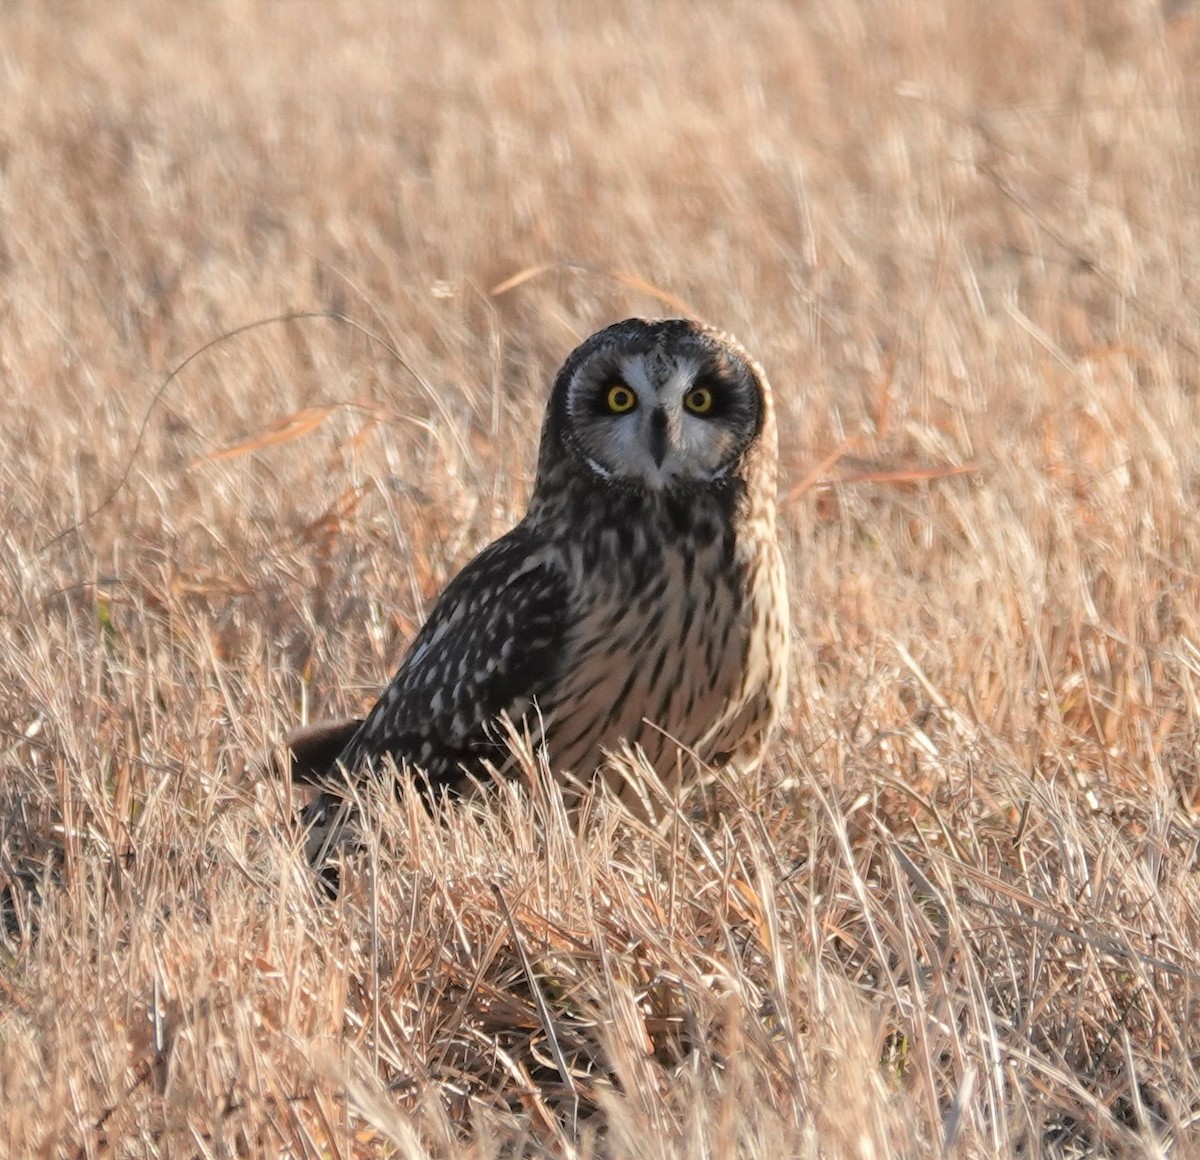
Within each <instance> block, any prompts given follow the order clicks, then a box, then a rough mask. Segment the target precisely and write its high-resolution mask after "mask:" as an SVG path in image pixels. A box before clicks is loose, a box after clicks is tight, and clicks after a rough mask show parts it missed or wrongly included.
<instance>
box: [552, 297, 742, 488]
mask: <svg viewBox="0 0 1200 1160" xmlns="http://www.w3.org/2000/svg"><path fill="white" fill-rule="evenodd" d="M763 391H764V383H763V381H762V379H761V377H760V372H759V371H758V370H757V368H756V367H755V366H754V364H753V363H752V362H751V361H750V359H749V358H748V357H747V356H745V355H744V354H743V353H742V352H741V351H740V350H739V349H738V348H736V346H735V345H734V344H732V343H731V342H730V341H729V340H728V339H725V338H724V337H723V336H720V335H717V334H716V333H715V332H712V331H709V330H707V329H705V328H704V327H701V326H699V325H697V324H695V323H691V322H687V321H685V320H682V319H669V320H665V321H657V322H648V321H644V320H642V319H629V320H627V321H625V322H619V323H617V324H616V325H615V326H610V327H608V329H606V330H602V331H600V333H599V334H596V335H593V336H592V337H591V338H590V339H588V340H587V341H586V342H585V343H584V344H583V345H582V346H580V347H579V348H578V349H577V350H576V351H575V352H574V353H573V354H572V355H571V356H570V357H569V358H568V359H567V361H566V363H565V364H564V366H563V369H562V371H561V372H560V373H559V376H558V380H557V381H556V383H555V388H554V394H553V397H552V399H551V404H550V405H551V416H550V423H551V425H552V426H556V427H557V428H558V430H559V433H560V436H561V439H562V442H563V444H564V445H565V448H566V450H567V451H568V453H569V454H571V455H572V456H573V457H575V458H576V460H577V461H578V462H577V466H579V465H582V467H583V468H584V470H586V471H588V472H591V473H592V474H593V475H594V476H595V477H596V478H597V479H598V480H599V481H605V482H613V483H618V484H635V485H640V486H642V487H645V488H649V489H652V490H661V489H663V488H667V487H671V486H677V485H686V484H688V483H697V484H705V483H711V482H713V481H715V480H718V479H721V478H722V477H724V476H725V475H727V474H728V473H729V472H730V471H731V470H732V469H733V468H734V467H736V465H737V463H738V462H739V460H740V459H741V457H742V456H743V454H744V453H745V452H746V450H747V448H748V447H749V446H750V445H751V443H752V442H753V441H754V439H755V436H756V435H757V434H758V433H759V431H760V429H761V426H762V419H763V406H764V402H763Z"/></svg>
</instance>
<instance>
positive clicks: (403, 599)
mask: <svg viewBox="0 0 1200 1160" xmlns="http://www.w3.org/2000/svg"><path fill="white" fill-rule="evenodd" d="M1198 36H1200V29H1198V28H1197V16H1196V14H1194V12H1193V9H1192V7H1191V5H1189V4H1187V3H1184V4H1172V5H1167V6H1165V7H1164V9H1162V10H1160V8H1159V7H1158V6H1157V5H1153V4H1149V3H1145V2H1143V3H1134V2H1132V0H1130V2H1127V3H1120V2H1116V0H1114V2H1113V3H1111V4H1102V5H1099V4H1098V5H1087V4H1084V5H1079V4H1069V3H1065V2H1056V0H1051V2H1049V3H1040V2H1039V3H1034V2H1033V0H1016V2H1015V3H1013V4H1010V5H1007V6H1004V7H1003V9H1001V8H995V9H993V8H989V7H988V6H986V5H978V4H960V3H955V2H953V0H942V2H941V3H937V2H933V0H931V2H930V3H925V4H915V5H904V4H894V3H893V4H889V3H885V2H883V0H863V2H862V3H850V2H849V0H815V2H814V3H810V4H805V5H792V4H787V3H782V2H772V0H767V2H764V3H761V4H757V5H755V6H748V5H747V6H737V5H732V4H725V3H711V4H692V3H683V2H678V3H673V2H669V0H664V2H662V3H653V4H644V3H637V2H635V0H627V2H622V0H617V2H616V3H610V4H604V5H590V4H588V5H584V4H571V3H566V2H559V3H553V2H551V3H544V4H539V3H528V4H524V5H507V6H505V7H504V8H503V9H501V8H500V6H496V7H495V8H486V7H484V6H482V5H473V4H468V3H460V4H443V3H437V2H434V0H415V2H413V3H407V4H403V5H400V4H395V5H392V4H387V3H383V2H382V0H376V2H370V0H362V2H359V3H346V4H338V5H333V4H317V3H302V2H299V0H297V2H295V3H289V4H286V5H284V4H275V5H271V4H266V3H256V2H253V0H225V2H214V3H212V4H206V5H188V6H182V5H170V4H166V3H162V2H161V0H159V2H155V0H138V2H130V3H127V4H123V5H115V4H114V5H56V6H51V5H38V4H33V3H22V2H19V0H18V2H16V3H10V4H8V5H4V6H0V310H2V323H0V383H2V384H3V386H2V391H3V400H4V409H3V415H4V421H3V424H2V426H0V601H2V605H3V608H4V610H5V612H4V616H3V620H2V621H0V887H8V888H9V893H8V895H6V897H7V898H9V899H10V901H9V903H8V904H6V905H7V906H8V910H7V920H8V928H7V929H6V931H5V932H4V935H3V941H2V944H0V1092H2V1093H3V1096H2V1097H0V1151H3V1150H5V1149H6V1150H7V1154H8V1155H12V1156H14V1157H17V1156H32V1155H40V1156H47V1157H54V1156H68V1157H69V1156H88V1157H90V1156H109V1155H118V1156H135V1155H136V1156H158V1155H163V1156H166V1155H170V1156H186V1155H197V1156H229V1155H240V1156H263V1157H272V1156H281V1155H288V1156H306V1157H315V1156H339V1157H351V1156H391V1155H395V1156H402V1157H418V1156H426V1155H428V1156H447V1157H449V1156H475V1157H486V1156H499V1155H517V1154H532V1155H559V1156H572V1155H605V1156H614V1157H626V1156H628V1157H635V1156H636V1157H659V1156H661V1157H701V1156H714V1157H727V1156H735V1155H736V1156H744V1157H777V1156H784V1155H806V1156H830V1157H843V1156H846V1157H849V1156H861V1157H892V1156H927V1155H936V1154H941V1155H946V1156H954V1157H996V1156H1000V1157H1003V1156H1018V1155H1019V1156H1039V1155H1055V1156H1058V1155H1073V1154H1084V1153H1091V1154H1106V1155H1121V1156H1157V1155H1162V1154H1166V1153H1168V1152H1169V1153H1170V1154H1171V1155H1173V1156H1195V1155H1200V1142H1198V1141H1200V1075H1198V1072H1197V1062H1198V1059H1200V1016H1198V1012H1200V942H1198V940H1200V930H1198V920H1200V886H1198V879H1197V874H1196V866H1197V863H1196V850H1197V843H1198V840H1200V831H1198V830H1197V826H1196V805H1197V800H1198V797H1200V780H1198V774H1197V761H1196V754H1197V745H1198V741H1200V623H1198V620H1200V551H1198V548H1200V520H1198V518H1197V510H1196V509H1197V502H1196V497H1197V488H1198V486H1200V452H1198V450H1197V448H1198V439H1197V432H1198V430H1200V415H1198V413H1197V412H1198V407H1197V390H1198V388H1200V376H1198V373H1197V362H1198V352H1200V321H1198V320H1197V314H1196V296H1197V255H1198V254H1200V216H1198V215H1197V213H1196V212H1195V211H1196V174H1197V173H1198V172H1200V115H1198V114H1200V80H1198V78H1200V51H1198V46H1200V40H1198ZM506 284H507V285H506ZM669 303H674V304H675V305H668V304H669ZM684 306H686V307H687V308H688V309H690V310H693V311H695V312H696V313H698V314H700V315H701V316H703V317H704V318H706V319H708V320H710V321H712V322H715V323H717V324H719V325H721V326H723V327H725V328H726V329H728V330H730V331H732V332H734V333H735V334H737V335H739V336H740V337H741V338H742V339H743V340H744V341H745V343H746V344H747V345H748V346H749V347H750V349H751V350H753V351H754V352H755V353H756V354H757V355H758V356H759V357H760V358H761V360H762V361H763V363H764V364H765V366H766V367H767V370H768V373H769V374H770V375H771V378H772V380H773V382H774V384H775V388H776V392H777V394H778V396H779V398H780V410H781V422H782V457H783V463H784V482H783V490H784V492H785V494H786V496H787V500H786V504H785V507H784V519H783V524H784V535H785V537H786V543H787V547H788V556H789V559H790V570H791V582H792V601H793V613H792V615H793V623H794V626H795V658H794V659H795V664H794V673H793V697H792V702H791V711H790V714H789V717H788V720H787V722H786V728H785V729H784V731H783V735H782V736H781V737H780V739H779V741H778V744H777V746H776V748H775V751H774V753H773V755H772V758H771V760H770V762H769V765H768V767H767V769H766V770H764V772H763V775H762V777H761V778H760V779H759V782H758V783H756V784H755V785H751V786H739V785H730V784H728V783H726V782H724V781H722V782H719V783H718V784H717V785H716V786H715V787H714V788H713V789H712V790H711V791H708V792H705V793H702V794H696V795H694V796H693V797H692V798H690V799H688V800H687V801H685V802H684V803H683V804H682V808H681V809H680V811H679V812H678V813H677V815H676V816H675V817H674V820H673V821H672V823H671V824H670V825H668V826H667V827H666V828H665V829H664V831H663V832H662V833H657V834H654V833H648V832H646V831H644V830H643V829H640V828H639V827H638V826H637V825H636V824H633V823H631V822H629V821H627V820H623V819H621V818H620V817H619V816H617V814H616V813H615V811H614V810H613V809H612V808H610V807H609V806H607V805H605V804H604V803H596V805H595V812H594V813H593V815H592V817H591V820H590V824H589V825H588V826H587V827H586V828H585V829H584V831H583V832H582V834H580V835H578V836H577V835H576V834H575V832H574V831H572V830H571V828H570V827H569V825H568V823H567V822H566V820H565V819H564V818H563V816H562V813H561V810H560V809H559V808H558V806H557V805H556V803H555V799H554V795H553V794H552V793H549V792H547V791H546V789H545V787H544V786H543V785H541V783H540V782H539V780H538V778H537V776H536V771H535V770H532V769H531V770H530V774H531V777H530V784H529V786H527V787H525V788H524V789H521V790H518V789H516V788H515V787H514V788H512V789H511V790H508V791H505V792H502V793H498V794H497V795H496V797H495V798H494V800H490V801H488V802H487V803H485V804H478V805H475V806H472V807H463V808H461V809H459V810H456V811H450V812H448V813H447V815H446V816H445V817H439V818H436V819H431V818H429V817H427V816H426V815H425V814H424V812H423V811H422V810H421V808H420V806H419V804H418V803H416V802H415V801H413V800H411V799H409V798H408V797H403V798H402V799H401V800H400V801H399V802H393V801H390V800H389V799H388V798H387V796H386V795H382V796H381V798H380V799H379V800H377V801H375V802H374V803H373V814H374V818H375V822H376V831H377V838H375V839H372V840H371V841H370V842H369V843H368V846H369V857H368V858H367V859H366V860H365V862H364V864H363V865H362V867H361V868H359V870H357V871H356V872H354V873H352V874H351V875H350V876H349V879H348V881H347V885H346V889H345V891H344V893H343V897H342V898H341V899H339V900H338V901H337V902H336V903H335V904H332V905H322V904H320V903H318V902H317V901H316V900H315V899H314V898H313V897H312V892H311V889H310V883H309V879H308V877H307V874H306V871H305V869H304V867H303V865H302V862H301V860H300V859H299V858H298V857H297V853H296V850H295V849H294V848H293V845H292V844H291V842H292V839H291V838H290V837H289V832H288V827H287V826H286V825H285V824H284V823H285V822H286V820H287V819H288V818H289V817H290V816H291V813H292V811H293V809H294V805H295V803H294V802H293V801H292V800H291V796H290V792H289V791H288V789H287V788H286V787H282V786H279V785H275V784H271V783H269V782H267V781H266V780H265V779H264V778H263V777H262V776H261V775H260V772H259V768H260V767H259V764H258V762H259V759H260V757H261V755H262V754H263V753H265V752H266V751H267V750H268V748H269V746H270V745H271V743H272V741H273V740H274V739H277V738H278V737H279V736H281V735H282V733H283V732H285V731H286V730H287V729H288V728H290V727H291V726H292V725H294V724H295V723H296V722H297V721H298V720H300V719H301V718H304V717H311V718H316V717H319V716H322V715H324V714H329V713H335V712H345V711H351V710H361V709H363V708H364V707H366V706H367V705H368V704H369V703H370V701H371V699H372V696H373V694H374V693H375V692H376V691H377V690H378V689H379V687H380V686H381V684H382V683H383V682H384V681H385V679H386V678H387V676H388V674H389V671H390V669H391V667H392V666H393V665H394V664H395V662H396V660H397V659H398V657H399V655H400V653H401V651H402V649H403V647H404V644H405V642H406V641H407V640H408V639H409V637H410V635H411V634H412V632H413V630H414V628H415V626H416V625H417V624H419V623H420V621H421V618H422V616H423V614H424V612H425V610H426V609H427V608H428V606H429V602H430V600H431V599H432V598H433V597H434V595H435V594H436V593H437V591H438V589H439V586H440V585H441V584H442V583H443V582H444V581H445V579H446V578H447V577H448V575H450V574H451V573H452V572H453V570H454V569H455V568H457V567H458V566H460V565H461V564H462V563H463V562H464V561H465V560H466V559H467V558H468V557H469V556H470V555H471V553H472V552H473V551H475V550H476V549H478V548H479V547H480V546H481V545H482V544H484V543H485V542H486V541H487V540H488V539H489V538H491V537H493V536H495V535H496V534H498V533H499V532H501V531H503V530H504V529H505V528H507V527H508V526H509V525H510V524H511V523H512V522H513V521H514V520H515V519H516V518H517V517H518V516H519V514H520V512H521V511H522V507H523V504H524V501H525V497H526V495H527V493H528V489H529V485H530V480H531V471H532V466H533V456H534V453H535V449H536V434H535V432H536V427H537V423H538V420H539V416H540V411H541V406H542V401H543V399H544V395H545V389H546V385H547V383H548V380H549V377H550V376H551V374H552V373H553V371H554V369H555V367H556V366H557V364H558V362H559V360H560V359H561V358H562V356H563V355H564V354H565V353H566V352H567V350H568V349H570V347H571V346H572V345H573V344H574V343H575V342H576V341H577V340H579V339H580V338H582V337H583V336H584V335H586V334H587V333H590V332H591V331H592V330H594V329H596V328H598V327H599V326H601V325H602V324H604V323H606V322H609V321H611V320H613V319H615V318H618V317H621V316H624V315H627V314H630V313H638V312H649V313H674V312H677V311H678V310H679V309H680V308H681V307H684ZM286 312H312V313H317V314H319V313H326V314H330V315H337V316H338V318H326V319H321V318H313V317H309V318H303V319H301V318H297V319H293V320H291V321H286V322H282V321H281V322H278V323H274V324H271V325H267V326H263V327H257V328H252V329H248V330H244V331H241V330H239V329H238V328H240V327H243V326H245V325H246V324H247V323H250V322H253V321H255V320H259V319H263V318H267V317H271V316H274V315H278V314H281V313H286ZM339 319H340V320H339ZM347 320H349V321H347ZM234 332H236V333H234ZM222 335H230V337H229V338H227V339H226V340H225V341H222V342H219V343H217V344H216V345H214V346H212V347H209V348H207V349H204V350H203V351H202V352H201V353H199V354H198V355H197V357H195V358H193V359H192V360H191V361H190V362H188V363H187V365H186V366H184V367H183V369H182V370H181V371H180V372H179V374H178V375H177V376H176V377H175V378H174V379H172V380H171V381H170V382H169V383H167V385H166V386H165V387H164V386H163V384H164V381H165V380H166V378H167V375H168V374H169V373H170V371H171V370H172V369H173V368H175V367H177V366H179V364H180V363H182V362H183V360H184V359H186V358H187V357H188V356H189V355H192V354H194V353H196V352H197V351H201V348H203V347H204V346H205V344H206V343H209V342H211V341H212V340H213V339H217V338H219V337H220V336H222ZM959 469H966V470H962V471H960V470H959ZM39 867H40V868H41V869H39ZM31 889H33V890H34V893H33V894H31V893H30V890H31ZM39 895H40V902H39V901H36V897H35V896H39ZM1072 1149H1075V1151H1072Z"/></svg>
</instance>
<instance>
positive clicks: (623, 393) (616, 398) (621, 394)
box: [604, 383, 637, 415]
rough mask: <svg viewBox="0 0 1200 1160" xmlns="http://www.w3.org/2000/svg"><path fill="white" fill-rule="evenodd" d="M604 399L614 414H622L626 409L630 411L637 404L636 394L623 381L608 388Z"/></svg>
mask: <svg viewBox="0 0 1200 1160" xmlns="http://www.w3.org/2000/svg"><path fill="white" fill-rule="evenodd" d="M604 401H605V402H606V403H607V404H608V409H609V410H610V411H611V412H612V413H613V414H614V415H624V414H625V412H626V411H632V410H633V409H634V407H636V406H637V395H635V394H634V393H633V392H632V391H631V390H630V389H629V388H628V387H627V386H625V384H624V383H617V384H616V386H613V387H609V388H608V394H607V395H605V396H604Z"/></svg>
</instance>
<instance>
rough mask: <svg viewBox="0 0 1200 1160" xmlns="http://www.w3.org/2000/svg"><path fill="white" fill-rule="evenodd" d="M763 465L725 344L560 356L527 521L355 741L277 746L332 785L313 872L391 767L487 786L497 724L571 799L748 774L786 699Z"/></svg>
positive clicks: (662, 332) (454, 588)
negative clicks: (692, 777) (509, 727)
mask: <svg viewBox="0 0 1200 1160" xmlns="http://www.w3.org/2000/svg"><path fill="white" fill-rule="evenodd" d="M776 458H777V452H776V431H775V419H774V410H773V405H772V398H771V389H770V386H769V385H768V382H767V378H766V376H765V374H764V373H763V371H762V369H761V368H760V367H759V366H758V364H757V363H756V362H755V361H754V360H753V359H752V358H751V357H750V356H749V355H748V354H747V353H746V352H745V351H744V350H743V349H742V347H741V346H739V345H738V344H737V343H736V342H735V341H733V340H732V339H731V338H729V337H727V336H726V335H724V334H722V333H720V332H718V331H716V330H712V329H710V328H708V327H706V326H702V325H700V324H697V323H694V322H690V321H686V320H683V319H667V320H657V321H648V320H644V319H640V318H631V319H628V320H626V321H624V322H618V323H616V324H615V325H613V326H609V327H608V328H607V329H605V330H601V331H600V332H599V333H597V334H594V335H592V337H591V338H589V339H587V340H586V341H585V342H584V343H582V345H580V346H579V347H577V348H576V349H575V350H574V351H573V352H572V353H571V354H570V355H569V356H568V358H567V360H566V362H565V363H564V364H563V365H562V368H561V369H560V370H559V372H558V374H557V376H556V378H555V380H554V384H553V387H552V389H551V391H550V398H549V402H548V404H547V407H546V413H545V418H544V421H543V424H542V434H541V444H540V450H539V455H538V464H537V474H536V479H535V482H534V487H533V495H532V497H531V499H530V501H529V508H528V511H527V512H526V514H525V517H524V518H523V519H522V520H521V522H520V523H518V524H517V526H516V527H514V528H513V529H512V530H511V531H510V532H508V533H507V534H506V535H504V536H501V537H500V538H499V539H498V540H496V541H495V542H494V543H492V544H491V545H489V546H488V547H486V548H484V550H483V551H482V552H480V553H479V555H477V556H476V557H475V558H474V559H473V560H472V561H471V562H470V563H469V564H467V566H466V567H465V568H463V570H462V571H461V572H459V573H458V575H457V576H455V577H454V579H452V580H451V581H450V582H449V584H447V585H446V587H445V589H444V590H443V592H442V594H441V596H440V597H439V598H438V600H437V602H436V603H435V604H434V607H433V610H432V611H431V613H430V614H429V618H428V620H427V621H426V622H425V624H424V627H423V628H422V629H421V630H420V632H419V633H418V634H417V636H416V638H415V639H414V640H413V642H412V645H411V646H410V648H409V650H408V653H407V655H406V656H405V657H404V660H403V661H402V663H401V665H400V668H399V670H398V671H397V673H396V675H395V677H394V678H393V679H392V682H391V684H390V685H388V687H387V688H386V690H385V691H384V693H383V695H382V696H381V697H380V698H379V701H378V702H377V703H376V705H375V707H374V708H373V709H372V710H371V711H370V713H368V715H367V716H366V718H365V719H363V720H361V721H347V722H341V723H335V724H330V725H323V726H319V727H315V728H311V729H308V730H305V731H301V732H300V733H297V734H295V735H293V738H292V740H291V741H290V746H291V751H292V756H293V759H294V763H295V768H296V769H297V770H298V771H299V773H300V775H301V776H308V777H320V775H321V774H323V773H326V772H327V773H328V777H327V778H326V779H325V787H326V788H325V790H324V792H323V793H322V794H320V795H319V796H318V797H317V799H316V800H315V801H314V802H313V803H312V804H311V805H310V806H309V807H308V809H307V810H306V812H305V814H304V821H305V823H306V824H307V825H308V826H309V827H310V830H309V834H310V837H309V843H308V849H309V853H310V857H313V858H314V859H317V860H319V859H320V858H321V857H323V856H324V853H325V852H326V851H327V850H328V848H329V846H330V844H331V842H332V841H333V840H334V836H333V835H334V831H338V830H340V829H342V828H343V826H344V820H345V818H346V815H347V808H348V807H347V806H346V805H345V802H344V797H345V787H346V783H347V779H350V780H351V781H352V780H354V779H358V778H361V777H362V776H363V775H364V774H365V773H366V772H367V771H370V770H372V769H379V768H380V767H381V765H382V763H383V762H384V761H385V759H387V758H391V759H392V760H393V761H394V762H395V763H396V765H397V766H398V767H399V768H400V769H401V770H416V771H419V772H420V774H421V775H423V776H422V778H421V784H422V785H423V786H426V787H427V788H428V789H429V790H431V791H433V792H434V793H437V792H439V791H444V792H450V793H456V792H458V791H460V790H461V789H463V788H464V787H465V786H467V785H469V784H473V783H479V782H485V781H487V780H488V779H489V777H490V776H492V775H493V774H494V772H495V771H500V772H501V773H503V772H504V771H505V770H506V769H507V768H508V767H509V766H511V765H512V764H513V761H512V756H511V749H510V748H509V745H508V744H507V742H506V737H505V731H504V727H503V726H502V724H501V722H502V720H503V719H504V718H507V719H508V721H510V722H512V723H513V724H514V725H515V726H516V727H517V728H518V729H520V730H521V731H522V732H523V733H525V734H527V735H528V736H529V737H530V738H531V740H532V741H533V742H534V743H535V745H537V746H543V747H544V751H545V757H546V761H547V763H548V765H549V768H550V769H551V770H554V771H557V772H559V773H561V774H562V775H563V776H564V778H567V779H569V780H570V784H571V785H573V786H579V785H581V784H582V785H586V784H588V783H590V782H592V781H593V780H594V779H595V778H596V777H597V776H598V775H599V776H601V777H603V778H605V779H607V780H608V781H609V783H610V784H611V785H612V786H613V788H614V789H616V790H617V792H618V793H620V792H622V788H623V782H622V779H621V776H620V768H621V763H620V761H618V760H614V759H615V758H618V757H619V756H620V755H621V754H622V753H627V752H628V751H630V750H632V751H633V752H634V753H637V754H639V755H640V756H642V757H644V759H645V760H646V761H647V762H649V764H650V766H651V767H652V768H653V769H654V770H655V771H656V773H657V774H658V775H659V777H660V778H661V779H662V781H663V782H664V783H665V784H666V785H667V786H668V787H675V788H678V785H679V781H680V779H681V778H686V777H688V776H689V771H696V772H698V771H699V770H700V769H702V768H703V767H705V766H722V765H730V764H732V765H733V766H735V767H737V768H739V769H743V770H748V769H751V768H752V767H754V766H755V765H757V764H758V762H760V761H761V759H762V756H763V753H764V749H765V747H766V744H767V739H768V737H769V735H770V733H771V730H772V727H773V726H774V725H775V723H776V721H777V719H778V717H779V714H780V711H781V708H782V705H783V701H784V694H785V689H786V680H787V652H788V606H787V596H786V585H785V576H784V564H783V556H782V553H781V552H780V547H779V542H778V540H777V538H776V529H775V494H776ZM339 784H340V786H341V792H339Z"/></svg>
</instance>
